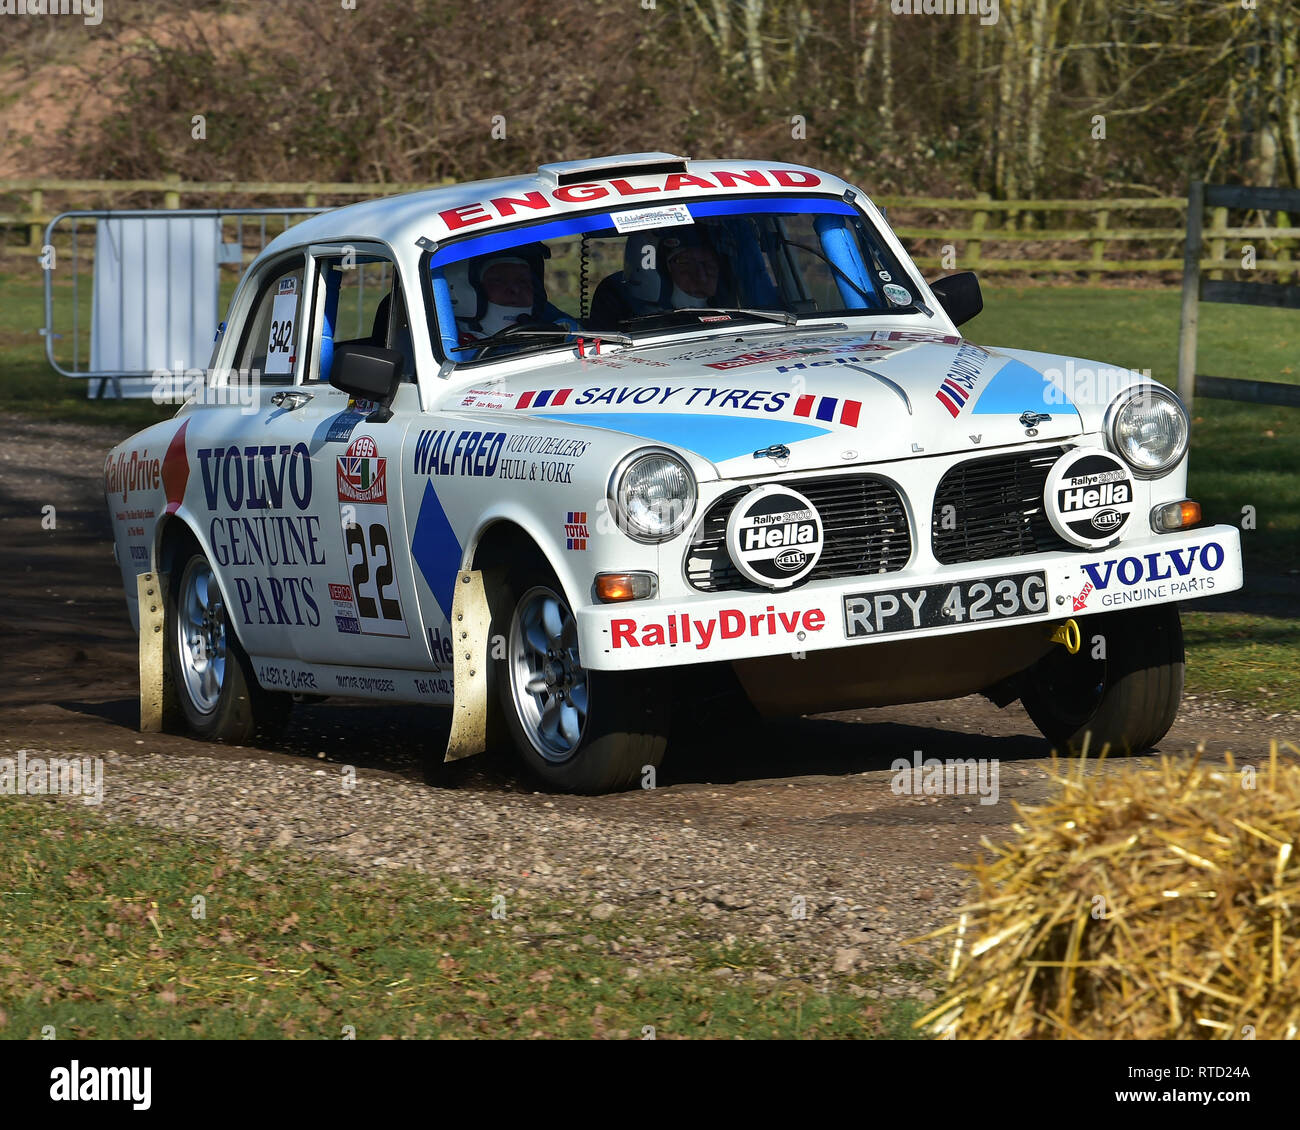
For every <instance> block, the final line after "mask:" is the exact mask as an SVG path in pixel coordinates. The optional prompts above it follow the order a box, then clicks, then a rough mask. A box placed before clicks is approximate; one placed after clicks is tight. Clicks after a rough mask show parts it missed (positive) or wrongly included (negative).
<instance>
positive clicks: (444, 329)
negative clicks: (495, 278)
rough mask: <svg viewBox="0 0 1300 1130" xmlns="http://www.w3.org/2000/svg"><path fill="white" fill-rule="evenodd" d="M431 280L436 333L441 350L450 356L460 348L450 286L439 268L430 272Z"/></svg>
mask: <svg viewBox="0 0 1300 1130" xmlns="http://www.w3.org/2000/svg"><path fill="white" fill-rule="evenodd" d="M432 281H433V311H434V314H435V315H436V316H437V318H438V333H439V335H440V336H441V337H442V351H443V353H444V354H445V355H446V356H448V357H452V358H453V360H454V359H455V358H454V356H453V355H454V354H455V353H456V352H457V351H459V350H460V349H462V348H468V346H462V345H461V344H460V334H459V333H458V332H457V330H456V311H455V310H454V309H453V308H452V305H451V287H449V286H448V285H447V280H446V279H445V278H444V277H443V274H442V271H441V270H435V271H434V272H433V274H432Z"/></svg>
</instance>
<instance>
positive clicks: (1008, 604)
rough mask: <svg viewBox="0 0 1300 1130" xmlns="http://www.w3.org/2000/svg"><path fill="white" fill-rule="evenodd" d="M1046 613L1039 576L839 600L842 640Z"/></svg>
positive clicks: (1013, 576)
mask: <svg viewBox="0 0 1300 1130" xmlns="http://www.w3.org/2000/svg"><path fill="white" fill-rule="evenodd" d="M1046 611H1047V580H1046V577H1045V576H1044V574H1043V572H1042V571H1041V570H1039V571H1037V572H1033V573H1011V574H1008V575H1006V576H1002V577H986V578H982V579H974V580H969V581H955V582H954V581H945V582H943V583H942V584H935V585H917V586H915V587H911V588H900V589H886V590H885V591H883V592H864V593H850V594H848V595H846V596H845V597H844V636H845V638H846V639H850V640H856V639H862V638H863V637H864V636H877V635H888V634H889V633H891V632H916V631H922V630H924V629H926V628H955V627H957V626H958V625H961V624H983V623H989V622H992V621H996V620H1014V619H1016V618H1017V617H1021V616H1038V615H1041V614H1042V613H1043V612H1046Z"/></svg>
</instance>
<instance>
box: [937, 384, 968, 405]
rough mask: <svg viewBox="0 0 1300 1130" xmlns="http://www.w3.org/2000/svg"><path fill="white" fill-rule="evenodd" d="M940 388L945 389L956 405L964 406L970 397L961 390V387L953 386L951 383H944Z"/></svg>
mask: <svg viewBox="0 0 1300 1130" xmlns="http://www.w3.org/2000/svg"><path fill="white" fill-rule="evenodd" d="M940 387H941V388H946V389H947V390H948V393H949V395H950V396H952V398H953V399H954V400H955V401H956V402H957V403H958V404H965V403H966V400H967V398H968V397H969V396H970V393H969V392H967V391H966V390H965V389H964V388H962V387H961V385H959V384H953V382H952V381H944V382H943V384H942V385H941V386H940Z"/></svg>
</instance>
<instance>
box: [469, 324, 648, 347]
mask: <svg viewBox="0 0 1300 1130" xmlns="http://www.w3.org/2000/svg"><path fill="white" fill-rule="evenodd" d="M538 337H541V338H551V337H563V338H569V337H571V338H573V339H574V344H575V345H576V344H577V343H578V342H579V341H583V342H587V341H595V340H596V339H597V338H599V339H600V341H601V343H602V344H603V343H605V342H607V341H608V342H613V343H614V344H615V345H632V344H634V343H633V341H632V339H631V338H630V337H628V335H627V334H624V333H617V332H609V333H603V332H592V331H590V330H566V329H564V328H562V327H559V326H555V327H552V326H528V325H520V324H519V323H517V322H516V323H515V324H514V325H511V326H506V327H505V328H504V329H500V330H497V332H496V333H494V334H489V335H488V336H487V337H480V338H477V339H475V340H474V341H467V342H466V343H465V344H464V345H453V346H452V347H451V350H450V352H452V353H464V352H468V351H469V350H471V349H493V348H496V347H497V346H500V345H506V344H509V343H510V342H511V341H513V340H514V339H516V338H519V339H523V340H527V339H528V338H538ZM545 344H546V343H545V342H539V343H537V345H538V346H544V345H545ZM535 348H536V347H535Z"/></svg>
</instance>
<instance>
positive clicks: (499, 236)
mask: <svg viewBox="0 0 1300 1130" xmlns="http://www.w3.org/2000/svg"><path fill="white" fill-rule="evenodd" d="M687 206H688V207H689V208H690V210H691V215H692V216H694V217H696V218H698V219H712V218H714V217H717V216H737V215H756V214H757V215H763V214H768V213H774V212H800V213H804V214H808V213H815V214H817V217H818V218H817V219H816V220H814V221H813V225H814V229H815V230H816V231H817V235H818V237H819V238H821V239H823V240H825V238H826V236H825V235H824V234H823V229H822V227H821V224H822V223H823V221H829V222H830V224H831V226H830V227H828V228H827V231H829V233H830V238H831V239H832V241H833V242H835V243H837V244H838V246H837V247H836V248H835V250H832V248H831V247H829V246H827V247H825V251H826V254H827V256H828V257H829V258H830V259H831V261H832V262H833V263H834V264H835V265H836V266H837V267H839V268H840V270H842V271H844V272H845V273H846V274H847V275H849V277H850V278H852V279H853V280H854V281H855V282H859V283H861V284H862V287H863V290H865V291H866V292H867V293H868V294H870V295H872V296H873V297H875V298H876V300H877V304H879V295H878V293H877V291H876V288H875V287H874V286H873V285H872V282H871V277H870V273H869V272H868V271H867V268H866V265H865V264H864V263H863V262H862V258H861V256H860V255H859V254H858V248H857V241H856V240H855V239H854V238H853V235H852V227H851V225H850V224H849V222H848V221H847V220H846V219H845V218H844V217H848V216H856V215H858V212H857V211H856V210H855V209H854V208H853V206H852V205H851V204H848V203H846V202H845V201H843V200H832V199H828V198H826V197H818V196H766V197H762V198H759V199H755V198H753V197H749V198H747V199H740V200H707V201H688V202H687ZM628 210H635V209H633V208H631V207H629V209H628ZM617 211H623V209H617ZM613 226H614V221H613V220H612V219H611V218H610V213H608V212H597V213H595V214H592V215H586V216H577V217H574V218H572V219H565V220H553V221H551V222H550V223H546V224H537V225H534V226H531V227H528V228H527V229H526V230H527V239H528V242H530V243H542V242H545V241H546V240H550V239H559V238H561V237H562V236H566V235H582V234H584V233H589V232H593V231H600V230H602V229H604V228H613ZM519 242H520V229H519V228H512V229H510V230H507V231H500V232H487V233H485V234H483V235H481V236H478V237H475V238H470V239H463V240H458V241H457V242H455V243H453V244H449V245H448V246H447V247H445V248H441V249H439V250H438V251H435V252H434V253H433V255H432V256H431V257H430V260H429V267H430V278H431V282H432V289H433V307H434V311H435V313H436V314H437V318H438V329H439V336H440V337H441V338H442V348H443V352H444V353H446V354H447V355H448V356H451V355H452V354H454V353H458V352H460V351H461V350H462V349H466V348H468V346H461V344H460V337H459V334H458V332H457V330H456V319H455V317H454V315H453V312H452V306H451V291H450V290H449V289H448V287H447V280H446V279H445V278H444V277H443V273H442V269H443V268H444V267H447V266H449V265H450V264H452V263H459V262H461V261H462V260H464V259H473V258H476V257H478V256H480V255H486V254H488V253H489V252H491V251H500V250H502V249H506V248H511V247H516V246H518V245H519ZM752 277H753V278H757V279H761V278H762V277H763V276H762V273H761V272H760V273H756V274H754V275H753V276H752ZM836 284H837V286H838V287H839V290H840V295H841V297H842V298H844V300H845V307H846V309H852V308H853V307H855V306H858V307H860V306H861V305H862V296H861V295H860V294H858V293H857V292H856V291H855V290H854V289H853V288H852V287H851V286H849V285H848V284H846V283H845V282H844V280H843V279H840V278H838V277H837V279H836ZM752 301H755V302H759V303H761V301H762V299H761V298H759V297H757V296H756V297H755V298H754V299H753V300H752ZM337 305H338V301H337V297H336V298H335V306H337ZM323 356H324V355H323V353H322V371H323V367H324V361H323Z"/></svg>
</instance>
